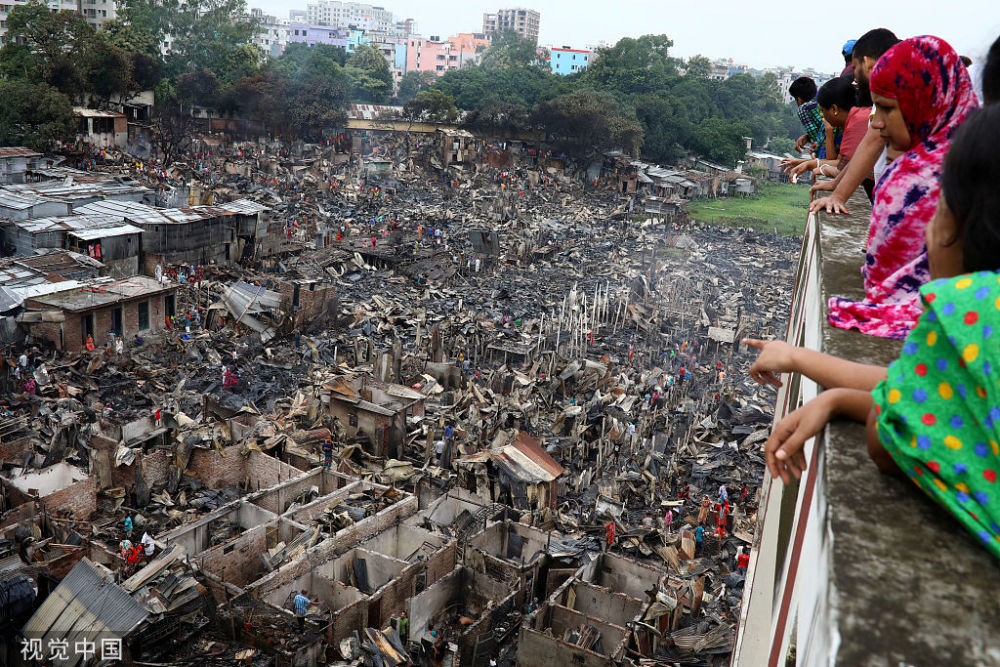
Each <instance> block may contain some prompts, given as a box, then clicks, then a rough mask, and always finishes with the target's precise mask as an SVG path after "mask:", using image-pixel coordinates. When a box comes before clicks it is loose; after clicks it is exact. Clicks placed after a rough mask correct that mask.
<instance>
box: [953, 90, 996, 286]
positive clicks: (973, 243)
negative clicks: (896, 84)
mask: <svg viewBox="0 0 1000 667" xmlns="http://www.w3.org/2000/svg"><path fill="white" fill-rule="evenodd" d="M991 137H992V138H991ZM998 145H1000V104H993V105H991V106H986V107H983V108H982V109H980V110H979V111H976V112H975V113H973V114H972V115H970V116H969V118H968V119H967V120H966V121H965V122H964V123H962V125H961V126H960V127H959V128H958V131H957V132H955V135H954V137H952V140H951V148H950V149H949V150H948V157H947V158H945V162H944V171H943V172H942V173H941V195H942V196H943V197H944V199H945V202H946V203H947V204H948V208H949V209H951V213H952V215H953V216H954V217H955V235H956V238H958V239H961V243H962V267H963V269H964V270H965V271H966V272H969V273H971V272H973V271H996V270H998V269H1000V188H998V187H997V186H996V184H997V183H1000V158H998V156H997V152H996V147H997V146H998Z"/></svg>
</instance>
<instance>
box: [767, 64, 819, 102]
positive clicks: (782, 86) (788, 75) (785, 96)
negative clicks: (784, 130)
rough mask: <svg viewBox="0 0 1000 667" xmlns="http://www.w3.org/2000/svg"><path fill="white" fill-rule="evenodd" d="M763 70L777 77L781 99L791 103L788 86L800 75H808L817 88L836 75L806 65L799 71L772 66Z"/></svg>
mask: <svg viewBox="0 0 1000 667" xmlns="http://www.w3.org/2000/svg"><path fill="white" fill-rule="evenodd" d="M764 72H765V73H767V74H774V75H775V76H776V77H778V89H779V91H780V92H781V101H782V102H784V103H785V104H791V103H792V102H794V100H793V99H792V96H791V95H790V94H789V92H788V87H789V86H791V85H792V82H793V81H795V80H796V79H798V78H799V77H800V76H808V77H809V78H811V79H812V80H813V81H815V82H816V88H817V89H819V87H820V86H822V85H823V84H824V83H826V82H827V81H829V80H830V79H833V78H835V77H836V76H837V75H836V74H824V73H823V72H817V71H816V70H814V69H813V68H812V67H807V68H806V69H804V70H801V71H798V70H795V69H793V68H791V67H772V68H769V69H766V70H764Z"/></svg>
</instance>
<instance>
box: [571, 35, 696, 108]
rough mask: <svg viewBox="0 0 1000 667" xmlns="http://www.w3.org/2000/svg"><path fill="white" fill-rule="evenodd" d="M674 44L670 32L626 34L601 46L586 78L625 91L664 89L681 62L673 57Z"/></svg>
mask: <svg viewBox="0 0 1000 667" xmlns="http://www.w3.org/2000/svg"><path fill="white" fill-rule="evenodd" d="M673 45H674V43H673V41H671V40H670V38H669V37H667V36H666V35H643V36H642V37H639V38H636V39H633V38H631V37H626V38H624V39H621V40H619V41H618V43H617V44H615V45H614V46H612V47H608V48H604V49H599V50H598V52H597V56H596V58H594V60H593V61H592V62H591V63H590V64H589V65H588V66H587V69H586V70H585V71H584V76H583V78H584V80H585V81H586V82H587V83H589V84H590V85H593V86H595V87H597V88H600V89H613V90H617V91H619V92H621V93H625V94H630V93H647V92H655V91H657V90H662V89H663V88H665V87H668V85H669V80H670V78H671V77H675V76H676V75H677V62H676V61H675V59H674V58H672V57H671V56H670V48H671V47H672V46H673Z"/></svg>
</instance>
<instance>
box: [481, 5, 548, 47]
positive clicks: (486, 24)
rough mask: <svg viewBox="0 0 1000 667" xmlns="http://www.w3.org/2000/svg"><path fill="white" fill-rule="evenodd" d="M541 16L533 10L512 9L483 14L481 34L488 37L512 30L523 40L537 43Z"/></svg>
mask: <svg viewBox="0 0 1000 667" xmlns="http://www.w3.org/2000/svg"><path fill="white" fill-rule="evenodd" d="M541 17H542V14H541V12H539V11H538V10H535V9H525V8H524V7H512V8H507V9H498V10H497V11H496V12H495V13H485V14H483V33H484V34H486V35H487V36H489V37H492V36H493V35H496V34H499V33H503V32H507V31H508V30H513V31H514V32H516V33H517V34H518V35H520V36H521V37H524V38H529V39H533V40H535V41H536V42H537V41H538V23H539V21H540V20H541Z"/></svg>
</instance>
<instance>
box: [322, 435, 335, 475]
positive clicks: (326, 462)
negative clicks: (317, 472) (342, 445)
mask: <svg viewBox="0 0 1000 667" xmlns="http://www.w3.org/2000/svg"><path fill="white" fill-rule="evenodd" d="M332 466H333V438H331V437H329V436H327V438H326V440H324V441H323V467H324V468H326V469H327V470H329V469H330V468H331V467H332Z"/></svg>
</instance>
